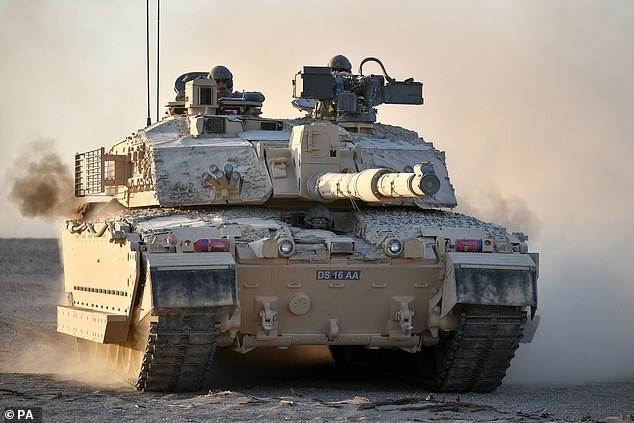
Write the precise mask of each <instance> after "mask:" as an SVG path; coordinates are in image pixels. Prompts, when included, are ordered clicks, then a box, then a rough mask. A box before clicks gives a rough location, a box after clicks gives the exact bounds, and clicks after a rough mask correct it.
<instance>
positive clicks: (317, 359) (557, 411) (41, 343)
mask: <svg viewBox="0 0 634 423" xmlns="http://www.w3.org/2000/svg"><path fill="white" fill-rule="evenodd" d="M0 263H1V265H2V271H1V272H0V293H1V294H0V339H1V340H2V342H1V343H0V410H2V411H5V410H12V409H18V408H23V409H24V408H36V409H40V410H41V421H45V422H72V421H81V422H102V421H103V422H106V421H107V422H118V421H152V422H162V421H169V422H198V421H223V422H224V421H315V422H320V421H346V422H347V421H389V422H392V421H393V422H403V421H413V422H432V421H447V422H488V421H496V422H575V421H587V422H620V421H634V379H632V378H625V379H624V380H622V381H618V382H615V381H610V382H606V383H591V384H581V385H570V384H559V385H552V384H550V385H537V384H531V385H528V384H506V383H504V384H503V385H502V386H501V387H500V388H499V389H498V390H496V391H495V392H493V393H489V394H475V393H469V394H438V393H433V392H428V391H426V390H424V389H422V388H420V387H417V386H414V385H413V384H411V383H409V382H408V381H407V380H403V378H400V377H397V376H392V375H386V374H362V373H354V374H351V373H342V372H341V371H339V369H336V368H335V366H334V363H333V362H332V360H331V359H330V357H329V354H328V351H327V350H326V349H319V348H309V347H298V348H291V349H289V350H286V351H278V350H275V351H267V350H261V351H253V352H250V353H248V354H246V355H242V356H237V355H236V354H233V353H229V352H225V351H218V353H217V354H216V360H215V363H214V365H215V366H216V376H215V379H214V386H213V387H212V388H211V389H210V390H205V391H200V392H193V393H144V392H138V391H136V390H134V389H133V388H132V387H131V386H130V385H128V384H127V383H126V382H125V381H122V380H120V379H118V378H117V377H115V376H113V375H112V374H110V373H109V372H108V371H106V370H103V369H98V368H95V366H86V365H84V364H82V363H80V362H79V360H78V356H77V352H76V349H75V341H74V339H73V338H71V337H70V336H67V335H62V334H58V333H57V332H56V330H55V318H56V314H55V313H56V309H55V306H56V305H57V304H59V303H61V302H62V299H63V285H62V273H63V271H62V265H61V262H60V258H59V247H58V242H57V240H55V239H3V240H2V242H1V243H0ZM3 418H4V421H5V422H8V421H16V418H15V417H14V419H9V418H8V415H7V414H5V415H4V416H3Z"/></svg>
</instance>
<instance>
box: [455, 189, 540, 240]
mask: <svg viewBox="0 0 634 423" xmlns="http://www.w3.org/2000/svg"><path fill="white" fill-rule="evenodd" d="M479 194H480V195H479V196H478V198H477V201H474V200H472V199H471V197H469V196H459V198H458V207H456V211H457V212H460V213H464V214H468V215H470V216H474V217H477V218H478V219H480V220H484V221H487V222H493V223H496V224H498V225H502V226H504V227H505V228H506V229H507V231H509V232H524V233H525V234H529V235H532V236H535V237H537V236H538V235H539V233H540V231H541V227H542V223H541V221H540V220H539V218H538V217H537V216H536V214H535V213H534V212H533V211H531V209H530V208H529V207H528V204H526V201H525V200H524V199H522V198H520V197H517V196H504V195H502V193H501V192H500V191H498V190H496V189H494V188H486V189H482V190H481V191H480V193H479Z"/></svg>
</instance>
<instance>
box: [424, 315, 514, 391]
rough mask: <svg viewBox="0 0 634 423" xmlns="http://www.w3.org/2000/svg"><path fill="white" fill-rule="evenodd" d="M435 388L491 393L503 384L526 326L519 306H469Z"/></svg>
mask: <svg viewBox="0 0 634 423" xmlns="http://www.w3.org/2000/svg"><path fill="white" fill-rule="evenodd" d="M459 322H460V327H459V328H458V330H457V331H456V332H455V333H454V335H453V338H452V339H451V341H450V344H449V348H448V350H447V353H446V357H445V361H444V365H443V366H442V368H441V371H440V374H439V376H438V378H437V379H436V383H435V389H436V390H438V391H442V392H467V391H473V392H491V391H494V390H495V389H496V388H497V387H498V386H500V384H501V383H502V379H503V378H504V376H505V375H506V370H507V369H508V368H509V366H510V365H511V360H512V359H513V357H514V356H515V351H516V350H517V348H518V347H519V342H520V339H521V338H522V333H523V330H524V326H525V324H526V312H525V311H522V310H521V309H519V308H517V307H490V306H470V307H468V308H466V309H465V310H464V311H463V312H462V313H461V314H460V317H459Z"/></svg>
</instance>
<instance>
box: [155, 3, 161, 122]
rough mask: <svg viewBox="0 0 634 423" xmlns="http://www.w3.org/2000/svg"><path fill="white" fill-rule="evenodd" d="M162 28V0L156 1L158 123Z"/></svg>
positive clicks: (157, 114)
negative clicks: (160, 32) (160, 36)
mask: <svg viewBox="0 0 634 423" xmlns="http://www.w3.org/2000/svg"><path fill="white" fill-rule="evenodd" d="M160 26H161V0H156V121H157V122H158V121H159V65H160V62H159V46H160V43H159V29H160Z"/></svg>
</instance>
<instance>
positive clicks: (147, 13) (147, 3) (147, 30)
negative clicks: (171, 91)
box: [145, 0, 161, 126]
mask: <svg viewBox="0 0 634 423" xmlns="http://www.w3.org/2000/svg"><path fill="white" fill-rule="evenodd" d="M160 23H161V0H156V121H157V122H158V121H159V46H160V44H159V30H160ZM145 38H146V47H145V57H146V66H147V122H146V124H147V126H150V125H151V124H152V118H151V116H150V0H146V1H145Z"/></svg>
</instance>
